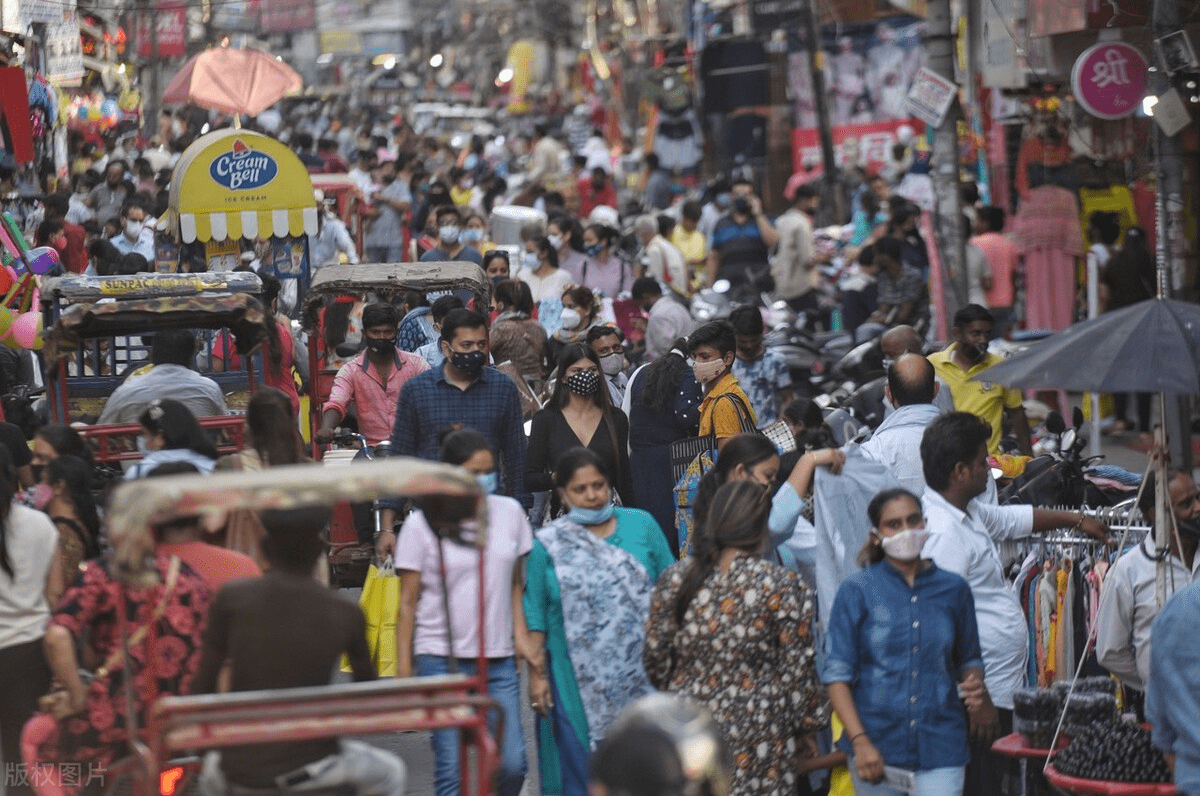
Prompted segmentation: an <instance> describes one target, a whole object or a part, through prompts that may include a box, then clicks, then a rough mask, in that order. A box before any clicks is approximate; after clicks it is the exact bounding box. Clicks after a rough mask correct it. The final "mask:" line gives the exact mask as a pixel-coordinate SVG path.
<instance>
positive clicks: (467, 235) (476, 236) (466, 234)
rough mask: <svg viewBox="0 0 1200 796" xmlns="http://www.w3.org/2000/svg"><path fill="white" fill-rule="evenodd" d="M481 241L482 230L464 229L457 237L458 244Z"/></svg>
mask: <svg viewBox="0 0 1200 796" xmlns="http://www.w3.org/2000/svg"><path fill="white" fill-rule="evenodd" d="M481 240H483V230H482V229H464V230H463V231H462V233H461V234H460V235H459V236H458V242H459V243H479V242H480V241H481Z"/></svg>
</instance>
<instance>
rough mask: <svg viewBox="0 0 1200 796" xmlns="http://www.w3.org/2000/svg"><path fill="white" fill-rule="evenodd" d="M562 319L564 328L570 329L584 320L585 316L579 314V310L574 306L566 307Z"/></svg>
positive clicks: (560, 317)
mask: <svg viewBox="0 0 1200 796" xmlns="http://www.w3.org/2000/svg"><path fill="white" fill-rule="evenodd" d="M559 320H561V321H562V328H564V329H566V330H567V331H570V330H572V329H574V328H575V327H576V326H578V325H579V324H580V322H581V321H583V316H582V315H580V314H579V310H577V309H575V308H574V307H564V308H563V311H562V315H560V316H559Z"/></svg>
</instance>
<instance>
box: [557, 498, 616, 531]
mask: <svg viewBox="0 0 1200 796" xmlns="http://www.w3.org/2000/svg"><path fill="white" fill-rule="evenodd" d="M567 505H568V506H570V504H567ZM613 511H614V509H613V504H612V501H611V500H610V501H608V502H607V503H605V504H604V505H603V506H601V507H600V508H597V509H585V508H582V507H580V506H570V510H569V511H568V512H567V515H566V516H567V519H569V520H571V521H573V522H577V523H579V524H580V525H601V524H603V523H606V522H608V521H609V520H610V519H612V516H613Z"/></svg>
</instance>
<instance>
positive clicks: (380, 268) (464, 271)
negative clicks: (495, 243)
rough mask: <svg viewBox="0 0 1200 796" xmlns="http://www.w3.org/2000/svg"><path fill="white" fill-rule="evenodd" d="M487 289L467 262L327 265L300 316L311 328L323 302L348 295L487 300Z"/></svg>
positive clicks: (489, 285)
mask: <svg viewBox="0 0 1200 796" xmlns="http://www.w3.org/2000/svg"><path fill="white" fill-rule="evenodd" d="M491 288H492V283H491V280H489V279H488V277H487V274H486V273H484V270H483V269H482V268H480V267H479V266H478V265H475V264H474V263H468V262H459V261H452V262H437V263H369V264H363V265H329V266H326V267H324V268H322V269H321V270H319V271H317V275H316V276H314V277H313V280H312V284H311V285H309V288H308V293H307V294H306V295H305V298H304V312H303V315H302V317H303V318H304V319H305V321H306V326H309V327H310V328H311V325H312V322H315V319H316V315H317V313H318V312H319V311H320V309H321V307H323V306H324V305H325V303H326V301H328V300H329V299H331V298H334V297H336V296H344V295H347V294H352V293H366V292H376V293H398V292H400V291H402V290H422V291H425V292H427V293H428V292H432V291H443V290H445V291H449V290H470V291H472V292H474V293H481V294H483V295H484V296H485V297H488V296H490V295H491Z"/></svg>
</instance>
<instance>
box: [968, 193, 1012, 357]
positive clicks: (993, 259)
mask: <svg viewBox="0 0 1200 796" xmlns="http://www.w3.org/2000/svg"><path fill="white" fill-rule="evenodd" d="M1003 230H1004V209H1003V208H1000V207H995V206H991V207H983V208H980V210H979V215H978V217H977V219H976V221H975V237H973V238H971V243H972V245H974V246H975V247H976V248H978V249H979V250H980V251H982V252H983V255H984V256H985V257H987V261H988V265H990V266H991V267H992V287H991V289H990V290H988V292H987V303H988V309H990V310H991V311H992V316H993V317H994V318H995V319H996V323H995V325H994V326H993V327H992V336H993V337H994V338H999V337H1005V336H1006V335H1007V334H1008V330H1009V329H1010V328H1011V327H1012V326H1013V324H1014V323H1015V322H1016V318H1014V317H1013V314H1012V312H1013V309H1012V308H1013V295H1014V293H1015V292H1016V289H1015V288H1014V287H1013V277H1014V276H1015V275H1016V273H1017V268H1018V266H1019V265H1020V256H1021V253H1020V250H1018V249H1017V246H1016V244H1015V243H1013V242H1012V241H1010V240H1009V239H1008V238H1006V237H1005V236H1004V235H1003V234H1002V232H1003Z"/></svg>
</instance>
